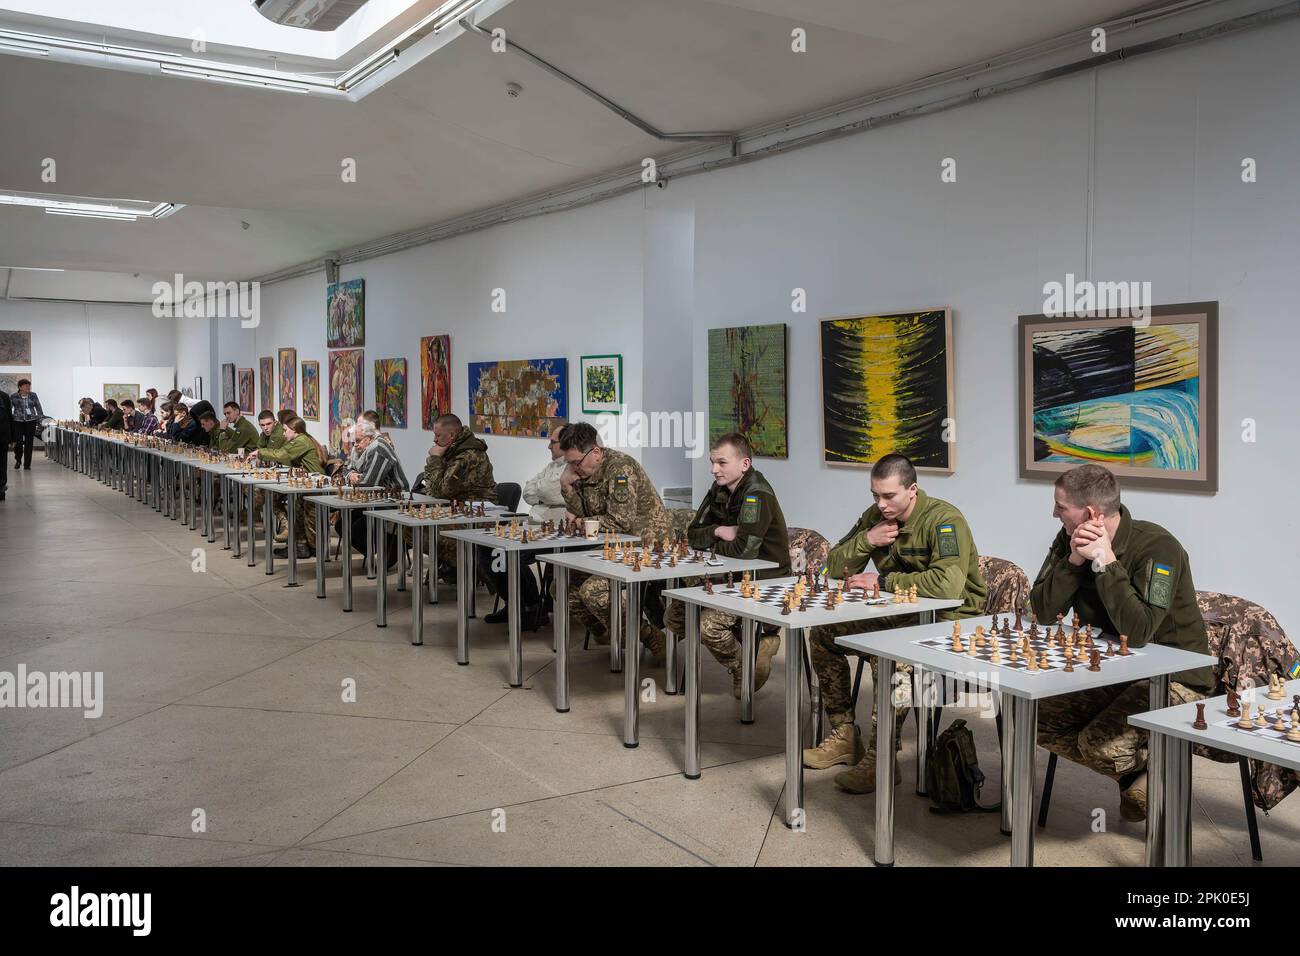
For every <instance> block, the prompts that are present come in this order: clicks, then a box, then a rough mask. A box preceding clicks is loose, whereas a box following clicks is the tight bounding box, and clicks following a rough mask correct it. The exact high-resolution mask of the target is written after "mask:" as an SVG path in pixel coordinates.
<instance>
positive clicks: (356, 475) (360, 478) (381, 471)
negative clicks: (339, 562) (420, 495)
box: [346, 417, 411, 564]
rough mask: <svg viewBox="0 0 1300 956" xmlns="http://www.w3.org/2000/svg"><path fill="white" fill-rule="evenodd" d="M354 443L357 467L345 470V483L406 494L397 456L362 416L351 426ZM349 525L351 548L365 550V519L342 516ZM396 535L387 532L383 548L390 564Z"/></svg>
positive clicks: (406, 484)
mask: <svg viewBox="0 0 1300 956" xmlns="http://www.w3.org/2000/svg"><path fill="white" fill-rule="evenodd" d="M352 432H353V437H354V440H355V442H356V451H357V468H353V469H351V470H349V471H348V473H347V478H348V483H349V484H351V485H359V486H361V487H365V488H383V487H392V486H396V487H398V488H400V489H401V490H402V491H410V490H411V485H410V482H408V481H407V480H406V474H405V472H403V471H402V463H401V462H400V461H398V460H397V453H396V452H394V451H393V448H392V446H391V445H390V444H388V443H387V442H384V441H382V440H381V439H380V437H379V430H378V429H377V428H375V425H374V422H372V421H370V420H369V419H367V418H365V417H362V418H361V420H360V421H358V422H357V423H356V424H354V425H353V426H352ZM346 514H347V515H348V518H347V519H346V520H350V521H351V522H352V547H354V548H356V549H357V550H358V551H360V552H363V553H364V551H365V541H366V516H365V513H364V512H361V511H349V512H347V513H346ZM396 538H397V536H396V534H394V533H392V532H390V533H389V544H388V546H387V548H386V549H385V553H386V554H387V555H388V558H389V562H390V564H391V563H392V562H395V561H396V560H397V546H396V543H395V542H396Z"/></svg>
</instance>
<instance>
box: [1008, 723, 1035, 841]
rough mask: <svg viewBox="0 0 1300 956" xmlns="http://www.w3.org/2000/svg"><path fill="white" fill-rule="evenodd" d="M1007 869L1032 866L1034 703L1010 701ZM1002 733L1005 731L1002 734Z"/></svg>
mask: <svg viewBox="0 0 1300 956" xmlns="http://www.w3.org/2000/svg"><path fill="white" fill-rule="evenodd" d="M1011 711H1012V717H1011V722H1012V731H1011V732H1012V737H1013V738H1014V743H1013V745H1012V750H1013V754H1012V758H1011V772H1012V776H1013V778H1014V782H1013V783H1012V784H1011V865H1012V866H1033V865H1034V747H1035V744H1036V742H1037V739H1038V701H1036V700H1030V699H1029V698H1027V697H1013V698H1011ZM1003 732H1004V733H1005V731H1003Z"/></svg>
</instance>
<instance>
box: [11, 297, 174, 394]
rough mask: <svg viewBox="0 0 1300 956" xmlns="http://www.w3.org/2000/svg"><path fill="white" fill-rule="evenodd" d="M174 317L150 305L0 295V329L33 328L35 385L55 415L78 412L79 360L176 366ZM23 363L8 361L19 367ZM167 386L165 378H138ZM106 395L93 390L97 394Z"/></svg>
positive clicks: (146, 385) (144, 385)
mask: <svg viewBox="0 0 1300 956" xmlns="http://www.w3.org/2000/svg"><path fill="white" fill-rule="evenodd" d="M174 321H175V320H173V319H156V318H154V317H153V315H152V314H151V312H150V310H149V307H148V306H139V305H99V304H89V303H87V304H82V303H67V302H24V301H16V300H11V301H6V300H3V299H0V329H27V330H29V331H30V332H31V333H32V364H31V370H32V376H31V378H32V390H33V391H34V392H36V394H37V395H39V396H40V398H41V407H42V408H44V409H45V413H46V414H47V415H51V416H53V417H55V418H76V417H77V399H78V398H80V397H81V396H80V395H78V394H76V392H75V389H74V387H73V382H72V369H73V367H74V366H79V365H103V366H133V367H139V366H172V365H174V364H175V361H176V330H175V326H174ZM18 368H19V366H5V367H4V370H5V371H9V370H11V369H12V370H17V369H18ZM139 385H140V388H141V389H146V388H149V387H151V386H152V387H154V388H157V389H158V390H159V391H160V392H163V393H165V392H167V391H168V389H170V388H171V387H172V383H171V382H170V381H166V382H140V383H139ZM102 397H103V396H102V394H100V395H95V396H94V398H95V399H97V400H98V399H101V398H102Z"/></svg>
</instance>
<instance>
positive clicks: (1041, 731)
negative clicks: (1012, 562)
mask: <svg viewBox="0 0 1300 956" xmlns="http://www.w3.org/2000/svg"><path fill="white" fill-rule="evenodd" d="M1052 514H1053V516H1055V517H1056V518H1058V519H1059V520H1060V522H1061V526H1062V527H1061V530H1060V532H1058V533H1057V535H1056V539H1055V540H1054V541H1053V542H1052V546H1051V548H1050V549H1049V550H1048V552H1047V559H1046V560H1045V561H1044V562H1043V567H1042V570H1040V571H1039V572H1038V577H1037V579H1035V581H1034V587H1033V590H1032V591H1031V592H1030V602H1031V603H1032V605H1033V608H1034V613H1035V614H1036V615H1037V616H1038V619H1039V620H1040V621H1052V620H1054V619H1055V617H1056V615H1058V614H1065V613H1066V612H1067V611H1068V610H1070V608H1073V609H1074V610H1075V612H1077V613H1078V615H1079V617H1080V619H1081V620H1082V621H1083V623H1084V624H1091V625H1092V626H1093V628H1094V629H1100V630H1101V631H1104V632H1106V633H1108V634H1126V635H1128V643H1129V646H1130V647H1142V646H1143V645H1145V644H1166V645H1169V646H1171V647H1181V648H1183V649H1184V650H1189V651H1196V652H1198V653H1201V654H1208V653H1209V642H1208V641H1207V639H1206V633H1205V622H1204V620H1203V619H1202V618H1201V612H1200V609H1199V608H1198V607H1197V604H1196V586H1195V585H1194V584H1193V583H1192V570H1191V566H1190V562H1189V561H1188V558H1187V552H1186V551H1184V550H1183V547H1182V545H1180V544H1179V543H1178V540H1177V539H1176V538H1175V537H1174V536H1173V535H1172V534H1170V533H1169V532H1168V531H1166V530H1165V529H1164V528H1162V527H1160V526H1159V525H1157V524H1152V523H1151V522H1149V521H1135V520H1134V519H1133V517H1132V516H1131V515H1130V514H1129V511H1128V508H1126V507H1124V506H1123V505H1122V504H1120V494H1119V482H1118V481H1116V480H1115V476H1114V475H1112V474H1111V473H1110V472H1109V471H1107V470H1106V469H1105V468H1103V467H1101V466H1100V465H1081V466H1079V467H1078V468H1072V469H1071V470H1069V471H1067V472H1064V473H1063V474H1062V475H1061V476H1060V477H1059V478H1057V479H1056V491H1055V507H1054V508H1053V511H1052ZM1213 686H1214V677H1213V672H1212V671H1211V669H1210V668H1208V667H1202V668H1197V669H1195V670H1190V671H1182V672H1180V673H1177V674H1173V675H1172V676H1171V677H1170V680H1169V702H1170V703H1171V704H1177V703H1188V702H1190V701H1194V700H1199V699H1200V698H1202V697H1204V696H1206V694H1208V693H1209V692H1210V690H1211V689H1212V688H1213ZM1147 688H1148V685H1147V681H1137V682H1135V683H1131V684H1116V685H1113V686H1110V687H1099V688H1097V689H1095V690H1088V691H1080V692H1079V693H1076V694H1066V695H1063V696H1060V697H1050V698H1048V699H1046V700H1044V701H1042V702H1041V703H1040V704H1039V705H1038V745H1039V746H1040V747H1045V748H1047V749H1048V750H1050V751H1052V752H1053V753H1055V754H1058V755H1060V756H1062V757H1064V758H1065V759H1066V760H1071V761H1073V762H1075V763H1079V764H1082V765H1083V766H1085V767H1089V768H1091V769H1093V770H1096V771H1097V772H1098V773H1102V774H1105V775H1106V776H1108V777H1111V778H1112V779H1114V780H1116V781H1117V782H1118V783H1119V786H1120V815H1121V816H1123V817H1124V819H1126V820H1132V821H1138V820H1143V819H1145V818H1146V805H1147V778H1146V762H1147V735H1146V731H1143V730H1139V729H1138V728H1136V727H1133V726H1131V725H1130V724H1129V722H1128V718H1129V716H1130V715H1132V714H1137V713H1142V712H1143V711H1146V710H1149V709H1150V707H1149V700H1148V696H1147V693H1148V690H1147Z"/></svg>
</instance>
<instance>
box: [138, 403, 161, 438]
mask: <svg viewBox="0 0 1300 956" xmlns="http://www.w3.org/2000/svg"><path fill="white" fill-rule="evenodd" d="M157 429H158V416H157V415H155V414H154V413H153V401H152V400H150V399H148V398H142V399H140V418H139V420H138V421H137V422H136V426H135V431H136V434H137V435H151V434H153V433H154V432H155V431H157Z"/></svg>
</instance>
